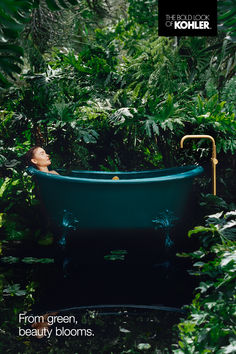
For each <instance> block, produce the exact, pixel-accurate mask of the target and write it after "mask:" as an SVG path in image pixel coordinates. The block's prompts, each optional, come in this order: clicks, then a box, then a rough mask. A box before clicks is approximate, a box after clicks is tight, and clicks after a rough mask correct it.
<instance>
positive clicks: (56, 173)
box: [50, 170, 59, 175]
mask: <svg viewBox="0 0 236 354" xmlns="http://www.w3.org/2000/svg"><path fill="white" fill-rule="evenodd" d="M50 173H52V174H53V175H59V173H58V172H57V171H54V170H52V171H50Z"/></svg>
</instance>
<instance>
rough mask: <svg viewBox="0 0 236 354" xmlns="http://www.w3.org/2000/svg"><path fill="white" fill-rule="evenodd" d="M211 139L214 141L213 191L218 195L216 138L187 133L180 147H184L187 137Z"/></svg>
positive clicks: (212, 159)
mask: <svg viewBox="0 0 236 354" xmlns="http://www.w3.org/2000/svg"><path fill="white" fill-rule="evenodd" d="M192 138H193V139H203V138H206V139H210V140H211V141H212V158H211V163H212V174H213V179H212V191H213V194H214V195H216V165H217V164H218V160H217V158H216V143H215V139H214V138H213V137H212V136H211V135H185V136H183V138H182V139H181V141H180V147H181V148H183V147H184V140H186V139H192Z"/></svg>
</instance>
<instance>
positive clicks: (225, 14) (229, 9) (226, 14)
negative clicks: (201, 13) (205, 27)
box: [218, 0, 236, 43]
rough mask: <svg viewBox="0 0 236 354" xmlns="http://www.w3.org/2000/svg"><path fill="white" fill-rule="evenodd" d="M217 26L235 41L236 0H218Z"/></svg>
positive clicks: (228, 37)
mask: <svg viewBox="0 0 236 354" xmlns="http://www.w3.org/2000/svg"><path fill="white" fill-rule="evenodd" d="M218 28H219V30H220V31H223V32H225V33H226V34H227V39H229V40H230V41H232V42H234V43H236V0H219V1H218Z"/></svg>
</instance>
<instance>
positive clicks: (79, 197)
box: [28, 166, 203, 230]
mask: <svg viewBox="0 0 236 354" xmlns="http://www.w3.org/2000/svg"><path fill="white" fill-rule="evenodd" d="M28 171H29V173H30V174H31V175H33V176H34V177H35V178H36V181H37V183H38V186H39V190H40V199H41V202H42V204H43V206H44V208H45V210H46V213H47V215H48V216H49V218H50V219H51V220H52V222H53V223H54V224H56V225H57V226H64V227H70V228H73V229H78V230H102V229H104V230H105V229H109V230H121V229H125V230H130V229H136V230H137V229H143V230H148V229H149V230H150V229H154V228H157V227H158V225H160V227H163V225H164V226H165V223H167V224H166V226H167V227H168V223H169V224H170V223H171V222H172V221H173V220H181V219H182V218H183V217H184V213H185V211H186V207H187V204H188V200H189V196H190V194H191V189H192V184H193V180H194V178H195V177H196V176H198V175H200V174H201V173H202V172H203V168H202V167H201V166H182V167H177V168H168V169H161V170H151V171H142V172H100V171H71V172H70V175H69V176H64V175H54V174H50V173H44V172H40V171H39V170H37V169H35V168H33V167H29V168H28ZM114 176H117V177H118V178H119V179H115V180H114V179H112V178H113V177H114ZM168 218H169V220H168ZM163 223H164V224H163Z"/></svg>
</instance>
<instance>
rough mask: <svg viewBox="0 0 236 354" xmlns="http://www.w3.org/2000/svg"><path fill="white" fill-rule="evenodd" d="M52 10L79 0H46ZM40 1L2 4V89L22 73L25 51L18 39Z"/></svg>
mask: <svg viewBox="0 0 236 354" xmlns="http://www.w3.org/2000/svg"><path fill="white" fill-rule="evenodd" d="M45 1H46V4H47V6H48V8H49V9H50V10H53V11H54V10H60V9H62V8H68V7H70V6H73V5H75V4H77V0H45ZM37 7H39V1H38V0H35V1H34V0H1V2H0V88H7V87H9V86H10V85H11V80H12V79H14V74H15V73H20V72H21V65H22V64H23V55H24V52H23V49H22V48H21V47H20V46H19V45H18V44H17V39H18V38H19V37H20V34H21V33H22V31H23V30H24V28H25V25H26V24H27V23H28V22H29V21H30V18H31V13H32V10H33V9H34V8H37Z"/></svg>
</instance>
